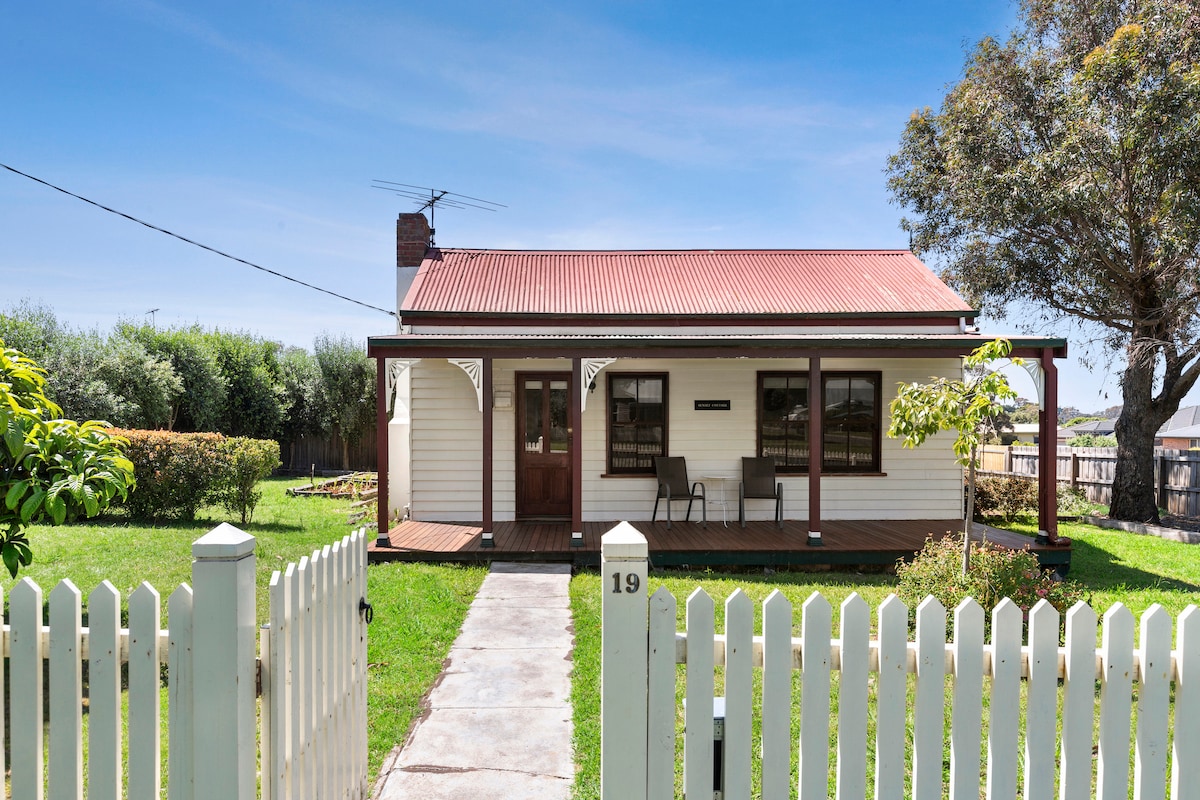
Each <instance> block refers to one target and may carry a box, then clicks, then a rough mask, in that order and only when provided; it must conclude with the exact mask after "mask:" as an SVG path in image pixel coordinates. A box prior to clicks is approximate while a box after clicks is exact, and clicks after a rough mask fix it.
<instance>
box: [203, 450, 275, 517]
mask: <svg viewBox="0 0 1200 800" xmlns="http://www.w3.org/2000/svg"><path fill="white" fill-rule="evenodd" d="M218 449H219V450H220V452H221V453H222V454H223V455H224V456H225V458H226V460H227V466H226V469H227V474H226V476H225V480H224V481H223V483H225V484H226V485H225V487H224V491H223V492H222V497H221V502H222V503H223V504H224V506H225V509H226V510H227V511H229V513H231V514H240V515H241V517H242V524H243V525H245V524H246V523H247V522H249V521H250V520H251V519H253V517H254V507H255V506H257V505H258V501H259V498H261V497H262V492H257V491H255V490H254V487H255V485H257V484H258V482H259V481H261V480H262V479H264V478H267V477H270V475H271V472H272V470H274V469H275V468H276V467H278V466H281V465H282V464H283V462H282V461H280V460H279V442H276V441H273V440H271V439H246V438H241V437H238V438H233V439H226V440H225V441H223V442H221V443H220V445H219V446H218Z"/></svg>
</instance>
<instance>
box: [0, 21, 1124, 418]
mask: <svg viewBox="0 0 1200 800" xmlns="http://www.w3.org/2000/svg"><path fill="white" fill-rule="evenodd" d="M1015 19H1016V7H1015V5H1013V4H1010V3H1009V2H1005V1H1004V0H972V2H965V3H964V2H961V0H950V1H947V2H942V1H940V0H939V1H937V2H933V1H925V0H909V1H908V2H903V3H902V2H896V0H890V1H883V2H859V3H814V2H795V1H794V0H793V1H792V2H745V3H742V4H730V3H714V2H706V1H702V0H692V1H691V2H686V3H685V2H656V1H655V0H641V1H635V0H616V1H614V2H597V1H595V0H593V1H592V2H574V1H573V0H565V1H564V2H557V3H523V2H516V1H514V2H499V3H498V2H479V1H477V0H472V1H462V2H460V1H458V0H443V1H442V2H423V3H412V2H394V0H393V2H363V3H355V4H316V5H313V4H308V3H305V2H293V1H292V0H288V2H253V3H245V2H225V1H224V0H218V1H217V2H206V3H173V4H166V3H156V2H147V1H146V0H117V1H116V2H111V1H109V0H92V1H90V2H58V1H57V0H47V2H44V3H11V4H6V5H5V7H4V8H3V10H0V109H3V111H2V113H0V162H3V163H6V164H9V165H11V166H13V167H15V168H17V169H20V170H22V171H24V172H28V173H31V174H33V175H36V176H38V177H40V178H42V179H44V180H47V181H49V182H51V183H55V184H58V185H60V186H63V187H64V188H67V189H69V190H71V191H73V192H76V193H78V194H81V195H84V196H86V197H89V198H92V199H94V200H96V201H97V202H100V203H103V204H105V205H109V206H112V207H114V208H117V209H120V210H122V211H125V212H126V213H129V214H131V215H134V216H137V217H140V218H142V219H144V220H146V221H148V222H151V223H154V224H156V225H159V226H161V227H164V228H167V229H169V230H172V231H175V232H178V233H180V234H182V235H184V236H187V237H189V238H192V239H196V240H198V241H201V242H204V243H206V244H209V245H211V246H213V247H217V248H219V249H222V250H224V251H226V252H229V253H231V254H233V255H236V256H239V257H241V258H244V259H247V260H249V261H252V262H255V263H257V264H261V265H263V266H265V267H269V268H271V269H274V270H278V271H280V272H283V273H286V274H289V275H292V276H294V277H296V278H298V279H300V280H303V281H306V282H309V283H313V284H317V285H319V286H323V287H327V288H329V289H331V290H333V291H336V292H339V293H341V294H345V295H349V296H350V297H353V298H356V299H359V300H361V301H363V302H365V303H368V304H370V305H376V306H382V307H384V308H391V307H393V306H394V272H393V269H392V267H393V266H394V253H395V251H394V235H395V217H396V214H397V213H398V212H400V211H408V210H412V206H411V203H410V201H407V200H405V199H403V198H400V197H397V196H394V195H391V194H389V193H387V192H383V191H380V190H378V189H374V188H372V181H373V180H376V179H382V180H389V181H398V182H402V183H409V184H415V185H418V186H426V187H434V188H438V189H447V190H450V191H453V192H458V193H461V194H465V195H471V196H474V197H479V198H484V199H487V200H490V201H494V202H496V203H502V204H504V205H505V206H506V207H505V208H503V209H500V210H499V211H496V212H493V213H489V212H485V211H479V210H474V209H467V210H444V211H440V212H438V214H437V216H436V220H435V224H436V228H437V241H438V243H439V244H441V245H445V246H459V247H504V248H516V247H530V248H672V247H689V248H691V247H714V248H722V247H812V248H821V247H849V248H858V247H861V248H903V247H907V244H908V241H907V236H906V235H905V234H904V232H903V231H901V230H900V227H899V220H900V217H901V211H900V209H899V208H897V207H896V206H893V205H891V204H890V203H889V200H888V193H887V190H886V186H885V176H884V173H883V169H884V165H885V161H886V159H887V156H888V154H889V153H891V152H893V151H894V150H895V149H896V147H897V144H898V141H899V136H900V132H901V130H902V129H903V126H904V124H905V122H906V120H907V119H908V117H909V115H910V113H911V112H912V111H913V110H914V109H915V108H919V107H922V106H926V105H930V106H937V105H939V104H940V102H941V99H942V97H943V96H944V94H945V92H946V89H947V87H948V85H949V84H951V83H953V82H954V81H955V80H957V79H958V78H959V77H960V76H961V74H962V65H963V63H964V60H965V57H966V53H967V51H968V50H969V49H970V48H971V47H972V46H973V44H974V43H975V42H976V41H978V40H979V39H980V38H981V37H983V36H986V35H989V34H990V35H995V36H1004V35H1006V32H1007V31H1008V30H1009V29H1010V28H1011V26H1012V25H1013V24H1014V22H1015ZM0 243H2V246H0V279H2V284H0V286H2V287H3V289H2V291H0V308H2V307H7V306H9V305H11V304H12V303H14V302H16V301H18V300H20V299H22V298H28V299H30V300H32V301H34V302H41V303H44V304H46V305H48V306H50V307H51V308H53V309H54V311H55V312H56V314H57V315H58V316H59V318H60V319H62V320H64V321H66V322H68V323H70V324H72V325H74V326H76V327H89V328H90V327H93V326H99V327H100V328H101V329H102V330H107V329H108V328H109V327H110V326H111V325H112V324H113V323H114V322H116V321H117V320H118V319H133V320H145V319H150V314H149V311H150V310H151V309H157V310H156V311H155V312H154V314H153V319H154V321H155V322H156V324H158V325H160V326H172V325H185V324H191V323H200V324H202V325H205V326H208V327H220V328H223V329H235V330H248V331H252V332H255V333H258V334H260V335H262V336H264V337H267V338H270V339H275V340H279V341H281V342H284V343H286V344H292V345H299V346H308V347H311V344H312V341H313V338H314V337H315V336H316V335H318V334H320V333H323V332H330V333H335V334H341V333H345V334H348V335H350V336H353V337H354V338H356V339H360V340H364V341H365V339H366V337H367V336H369V335H373V334H385V333H389V332H391V330H392V324H393V323H392V320H391V318H390V317H388V316H386V315H384V314H382V313H380V312H378V311H372V310H369V309H366V308H362V307H360V306H357V305H353V304H350V303H347V302H345V301H342V300H338V299H335V298H333V297H329V296H327V295H323V294H319V293H317V292H313V291H311V290H309V289H305V288H303V287H299V286H296V285H294V284H290V283H287V282H284V281H281V280H279V279H278V278H274V277H271V276H269V275H265V274H263V273H261V272H258V271H255V270H252V269H250V268H248V267H245V266H242V265H240V264H237V263H234V262H232V261H229V260H226V259H223V258H220V257H218V256H215V255H212V254H210V253H207V252H204V251H202V250H200V249H197V248H195V247H191V246H189V245H186V244H184V243H181V242H178V241H176V240H174V239H170V238H168V237H165V236H163V235H161V234H158V233H155V232H152V231H149V230H147V229H145V228H143V227H141V226H138V225H134V224H132V223H130V222H128V221H125V220H122V219H120V218H118V217H115V216H113V215H110V214H107V213H104V212H102V211H100V210H98V209H96V208H93V207H91V206H88V205H86V204H84V203H81V202H80V201H78V200H75V199H72V198H70V197H66V196H65V195H62V194H59V193H57V192H54V191H52V190H50V189H47V188H45V187H43V186H40V185H38V184H35V183H33V182H31V181H29V180H27V179H25V178H21V177H19V176H17V175H13V174H12V173H10V172H7V171H4V170H0ZM989 328H994V329H996V330H997V331H999V332H1005V331H1011V330H1015V327H1014V326H1013V325H1010V324H1009V323H1007V322H1002V323H998V324H995V325H993V326H989ZM1038 332H1039V333H1057V334H1059V335H1068V333H1069V332H1068V331H1067V330H1065V329H1059V330H1054V329H1041V330H1039V331H1038ZM1082 344H1083V343H1082V341H1080V340H1078V339H1076V338H1075V337H1074V335H1073V334H1072V340H1071V347H1072V349H1073V351H1075V352H1082V351H1083V350H1084V349H1085V348H1084V347H1083V346H1082ZM1099 360H1100V361H1102V362H1103V361H1104V359H1102V358H1101V359H1099ZM1061 369H1062V386H1061V389H1060V400H1061V404H1062V405H1074V406H1077V407H1080V408H1083V409H1085V410H1094V409H1102V408H1105V407H1107V406H1110V405H1115V404H1117V403H1119V402H1120V390H1119V387H1118V385H1117V382H1116V375H1115V374H1107V375H1106V374H1105V373H1104V372H1103V371H1102V370H1098V371H1097V372H1095V373H1089V372H1087V371H1086V370H1084V369H1083V368H1081V367H1080V366H1079V365H1078V364H1077V362H1076V360H1075V359H1072V360H1071V363H1070V364H1063V366H1062V368H1061ZM1025 381H1026V382H1025V383H1023V384H1022V383H1018V385H1017V388H1018V390H1019V391H1020V392H1021V393H1022V394H1024V395H1031V394H1032V384H1031V383H1028V379H1025ZM1105 395H1107V396H1105Z"/></svg>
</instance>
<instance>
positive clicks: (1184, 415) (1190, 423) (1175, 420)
mask: <svg viewBox="0 0 1200 800" xmlns="http://www.w3.org/2000/svg"><path fill="white" fill-rule="evenodd" d="M1197 425H1200V406H1186V407H1184V408H1181V409H1179V410H1178V411H1176V412H1175V413H1174V414H1172V415H1171V418H1170V419H1169V420H1167V421H1166V422H1164V423H1163V426H1162V427H1161V428H1159V429H1158V433H1157V434H1155V435H1157V436H1176V437H1181V438H1183V437H1187V438H1194V437H1189V436H1188V434H1186V433H1177V432H1176V431H1177V430H1178V429H1180V428H1191V427H1194V426H1197Z"/></svg>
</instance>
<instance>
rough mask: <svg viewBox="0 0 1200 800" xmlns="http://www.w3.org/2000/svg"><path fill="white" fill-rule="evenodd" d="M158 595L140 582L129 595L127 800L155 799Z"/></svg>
mask: <svg viewBox="0 0 1200 800" xmlns="http://www.w3.org/2000/svg"><path fill="white" fill-rule="evenodd" d="M159 613H160V606H159V597H158V592H156V591H155V590H154V587H153V586H151V585H150V584H148V583H143V584H142V585H141V586H139V587H138V588H137V589H135V590H134V592H133V594H131V595H130V596H129V741H131V742H137V746H136V747H130V748H129V798H130V800H142V798H147V800H149V798H157V797H158V790H159V787H160V786H161V784H162V780H161V775H160V774H159V773H160V770H161V769H162V768H161V766H160V761H159V753H160V749H159V747H160V745H159V724H160V723H159V718H160V716H159V715H160V708H161V705H160V702H161V701H160V697H161V695H160V694H159V691H158V685H159V669H158V667H159V658H158V621H159Z"/></svg>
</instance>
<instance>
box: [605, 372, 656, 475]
mask: <svg viewBox="0 0 1200 800" xmlns="http://www.w3.org/2000/svg"><path fill="white" fill-rule="evenodd" d="M665 455H667V376H666V375H665V374H652V373H641V372H639V373H624V374H622V373H611V374H609V376H608V467H607V469H608V472H610V473H612V474H642V473H645V474H654V458H655V456H665Z"/></svg>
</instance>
